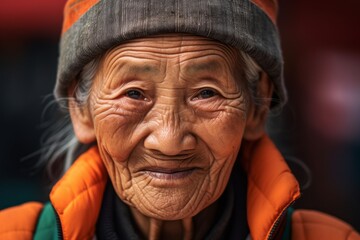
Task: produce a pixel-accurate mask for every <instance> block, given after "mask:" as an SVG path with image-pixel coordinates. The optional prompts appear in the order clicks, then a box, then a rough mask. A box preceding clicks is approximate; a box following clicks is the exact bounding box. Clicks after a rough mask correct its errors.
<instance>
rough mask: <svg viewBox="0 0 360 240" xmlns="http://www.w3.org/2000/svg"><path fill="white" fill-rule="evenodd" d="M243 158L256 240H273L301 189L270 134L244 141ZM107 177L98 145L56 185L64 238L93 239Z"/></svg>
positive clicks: (52, 197)
mask: <svg viewBox="0 0 360 240" xmlns="http://www.w3.org/2000/svg"><path fill="white" fill-rule="evenodd" d="M241 154H242V165H243V167H244V169H245V171H246V172H247V175H248V188H247V220H248V224H249V228H250V233H251V236H252V239H254V240H263V239H268V238H269V236H270V235H271V231H272V229H273V228H275V224H276V222H277V220H278V219H279V218H280V217H281V215H282V213H283V212H284V211H285V210H286V209H287V207H288V206H289V205H291V204H292V203H293V202H294V201H295V200H296V199H297V198H299V196H300V190H299V185H298V182H297V181H296V179H295V177H294V176H293V175H292V173H291V171H290V169H289V167H288V166H287V164H286V163H285V161H284V159H283V157H282V156H281V154H280V152H279V151H278V150H277V148H276V147H275V145H274V144H273V143H272V142H271V140H270V139H269V137H268V136H266V135H264V136H263V137H262V138H261V139H260V140H258V141H255V142H244V143H243V146H242V151H241ZM79 176H81V178H80V177H79ZM107 178H108V176H107V171H106V169H105V167H104V165H103V163H102V160H101V158H100V156H99V152H98V150H97V148H96V147H93V148H91V149H90V150H88V151H87V152H86V153H84V154H83V155H81V156H80V157H79V158H78V159H77V160H76V161H75V162H74V164H73V165H72V166H71V168H70V169H69V170H68V171H67V173H66V174H65V175H64V176H63V177H62V179H61V180H60V181H59V182H58V183H57V184H56V185H55V186H54V188H53V189H52V191H51V193H50V200H51V202H52V204H53V206H54V208H55V210H56V212H57V214H58V216H59V219H60V222H61V228H62V232H63V237H64V239H90V238H92V236H93V235H94V232H95V225H96V221H97V218H98V215H99V211H100V207H101V202H102V196H103V192H104V189H105V186H106V182H107ZM79 223H86V224H79Z"/></svg>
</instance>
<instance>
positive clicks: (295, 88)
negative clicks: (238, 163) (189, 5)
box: [0, 0, 360, 230]
mask: <svg viewBox="0 0 360 240" xmlns="http://www.w3.org/2000/svg"><path fill="white" fill-rule="evenodd" d="M64 4H65V0H56V1H48V0H31V1H29V0H2V1H1V2H0V111H1V117H0V129H1V130H2V131H1V135H2V137H1V138H0V141H1V143H0V209H3V208H5V207H9V206H12V205H17V204H20V203H22V202H25V201H30V200H36V201H47V200H48V197H47V196H48V193H49V190H50V182H49V179H48V178H47V177H46V175H45V174H44V172H43V171H42V169H38V170H37V171H35V170H34V169H33V168H32V166H33V165H34V164H35V162H36V157H33V158H29V159H27V160H24V158H25V157H26V156H28V155H30V154H32V153H34V152H35V151H36V150H38V149H39V148H40V145H39V143H40V136H41V134H42V132H43V129H42V128H41V125H42V124H43V123H44V121H46V120H47V119H42V118H41V115H42V113H43V111H44V108H45V106H46V103H48V102H49V101H51V100H52V98H51V97H49V94H51V93H52V88H53V85H54V82H55V76H56V64H57V56H58V41H59V35H60V31H61V21H62V9H63V6H64ZM358 9H360V1H356V0H343V1H341V3H340V2H339V1H335V0H317V1H312V0H292V1H284V0H280V15H279V18H278V26H279V30H280V33H281V36H282V45H283V52H284V57H285V79H286V84H287V87H288V92H289V104H288V105H287V106H286V107H285V108H284V110H283V112H282V113H280V114H279V113H276V114H275V113H274V114H272V117H271V120H270V121H269V124H268V130H269V132H270V134H271V135H272V136H273V138H274V139H275V142H276V144H277V145H278V146H279V147H280V149H281V151H282V152H283V154H284V155H285V156H286V158H287V159H288V160H289V162H290V163H291V164H290V165H291V166H292V167H293V168H294V171H295V173H296V175H297V176H299V178H300V182H301V183H302V185H304V186H305V187H307V188H306V189H304V190H303V195H302V198H301V199H300V200H298V201H297V202H296V203H295V207H296V208H310V209H318V210H321V211H324V212H327V213H330V214H332V215H335V216H337V217H339V218H342V219H344V220H345V221H347V222H349V223H351V224H352V225H353V226H354V227H355V228H356V229H358V230H360V204H359V202H360V31H359V29H358V25H359V24H360V14H358ZM299 161H301V162H303V163H305V164H306V166H307V167H308V168H309V169H310V171H311V175H309V174H308V173H307V172H306V171H304V168H305V169H306V167H301V164H299V163H296V162H299ZM294 162H295V163H296V164H294ZM308 180H311V184H310V186H307V185H308V183H309V181H308Z"/></svg>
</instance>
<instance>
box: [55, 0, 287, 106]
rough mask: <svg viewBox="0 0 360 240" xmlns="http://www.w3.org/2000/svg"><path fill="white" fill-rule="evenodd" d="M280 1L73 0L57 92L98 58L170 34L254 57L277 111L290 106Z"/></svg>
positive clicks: (66, 13)
mask: <svg viewBox="0 0 360 240" xmlns="http://www.w3.org/2000/svg"><path fill="white" fill-rule="evenodd" d="M277 9H278V7H277V0H68V2H67V3H66V6H65V9H64V23H63V29H62V35H61V42H60V57H59V65H58V72H57V79H56V86H55V90H54V94H55V97H56V99H57V100H59V99H61V98H63V97H67V89H68V87H69V85H70V83H71V82H72V81H73V80H74V79H75V77H76V75H77V74H78V73H79V72H80V71H81V69H82V68H83V67H84V66H85V65H86V64H87V63H88V62H90V61H91V60H93V59H94V58H95V57H97V56H99V55H100V54H102V53H105V51H107V50H108V49H110V48H112V47H114V46H116V45H119V44H121V43H122V42H123V41H126V40H131V39H135V38H139V37H145V36H149V35H155V34H164V33H189V34H192V35H198V36H204V37H208V38H212V39H215V40H218V41H220V42H222V43H224V44H228V45H231V46H233V47H236V48H238V49H239V50H241V51H243V52H245V53H247V54H248V55H249V56H251V57H252V58H253V59H254V60H255V61H256V62H257V64H258V65H259V66H260V67H261V68H262V69H263V70H264V71H265V72H266V73H267V74H268V76H269V77H270V79H271V81H272V82H273V84H274V88H275V91H274V95H273V98H274V101H273V103H272V107H275V108H279V107H282V106H283V105H284V104H285V102H286V98H287V97H286V89H285V86H284V80H283V60H282V53H281V48H280V40H279V34H278V31H277V26H276V16H277Z"/></svg>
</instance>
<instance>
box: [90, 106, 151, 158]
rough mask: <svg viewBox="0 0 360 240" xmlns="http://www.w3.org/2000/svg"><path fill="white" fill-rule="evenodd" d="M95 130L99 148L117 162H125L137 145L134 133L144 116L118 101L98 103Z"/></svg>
mask: <svg viewBox="0 0 360 240" xmlns="http://www.w3.org/2000/svg"><path fill="white" fill-rule="evenodd" d="M93 106H94V107H93V119H94V129H95V135H96V139H97V143H98V146H99V148H103V149H104V151H106V152H107V153H108V154H109V155H110V156H112V158H113V160H115V161H116V162H122V161H125V160H126V159H127V157H128V155H129V153H130V152H131V150H132V149H133V148H134V147H135V145H136V144H137V141H136V140H134V137H133V136H134V132H135V130H138V128H139V125H140V123H141V122H142V120H143V117H144V114H141V112H139V111H136V110H135V109H134V107H133V106H132V105H129V104H126V101H124V100H123V99H119V100H117V101H109V100H107V101H101V100H100V101H97V102H95V104H94V105H93Z"/></svg>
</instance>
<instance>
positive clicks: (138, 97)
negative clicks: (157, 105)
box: [126, 89, 146, 100]
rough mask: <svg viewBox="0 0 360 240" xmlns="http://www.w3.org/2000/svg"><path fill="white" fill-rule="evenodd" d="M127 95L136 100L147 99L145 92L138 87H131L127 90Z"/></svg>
mask: <svg viewBox="0 0 360 240" xmlns="http://www.w3.org/2000/svg"><path fill="white" fill-rule="evenodd" d="M126 96H127V97H129V98H132V99H135V100H146V98H145V96H144V94H143V93H142V92H141V91H139V90H136V89H131V90H129V91H127V92H126Z"/></svg>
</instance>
